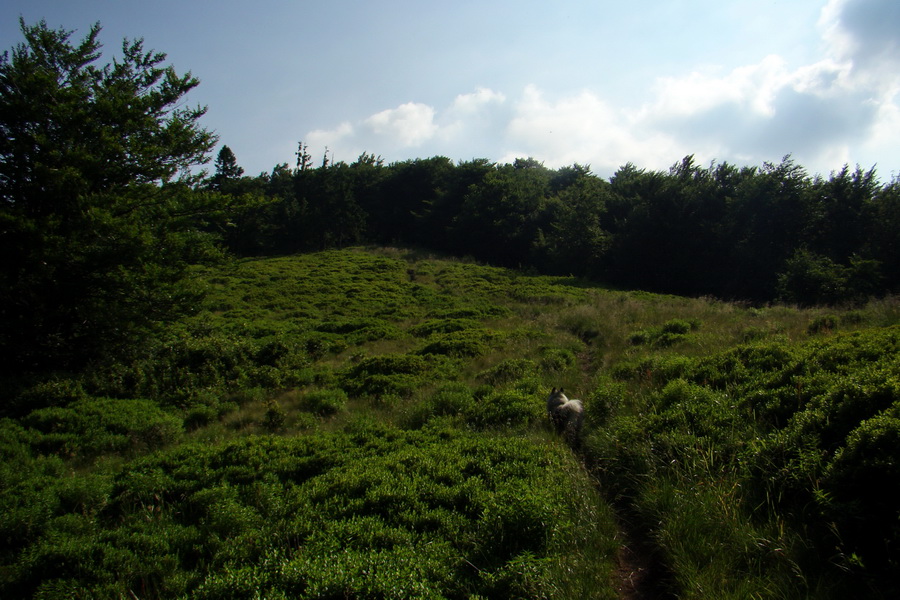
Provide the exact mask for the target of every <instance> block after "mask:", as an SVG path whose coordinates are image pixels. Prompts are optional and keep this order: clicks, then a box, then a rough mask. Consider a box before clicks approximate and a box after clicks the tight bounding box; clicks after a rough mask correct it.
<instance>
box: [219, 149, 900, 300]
mask: <svg viewBox="0 0 900 600" xmlns="http://www.w3.org/2000/svg"><path fill="white" fill-rule="evenodd" d="M297 154H298V161H297V166H296V168H289V166H288V165H287V164H281V165H279V166H277V167H276V168H275V169H274V170H273V171H272V172H271V173H264V174H260V175H259V176H257V177H246V176H241V174H242V169H241V168H240V167H238V166H237V162H236V158H235V156H234V154H233V153H232V152H231V150H230V149H229V148H228V147H227V146H226V147H224V148H223V149H222V152H220V154H219V158H218V160H217V162H216V174H215V176H214V177H213V178H212V179H210V180H209V182H208V183H207V185H209V186H210V187H212V188H214V189H216V190H218V191H221V192H224V193H225V194H227V195H231V196H233V197H244V198H245V199H249V198H256V199H257V200H256V201H255V202H244V203H243V204H242V205H243V206H244V208H243V209H242V210H241V211H240V213H239V214H234V215H233V219H232V221H230V222H229V223H228V227H227V228H226V229H225V230H224V232H223V234H224V239H225V242H226V244H227V246H228V247H229V248H230V249H231V250H232V251H234V252H236V253H238V254H240V255H265V254H273V253H276V254H282V253H284V254H286V253H292V252H299V251H306V250H320V249H324V248H329V247H341V246H346V245H352V244H359V243H373V244H412V245H417V246H421V247H425V248H429V249H433V250H436V251H442V252H447V253H450V254H453V255H460V256H470V257H473V258H476V259H478V260H482V261H486V262H490V263H494V264H498V265H503V266H511V267H521V268H527V269H534V270H537V271H539V272H542V273H558V274H573V275H577V276H583V277H588V278H591V279H595V280H599V281H603V282H606V283H609V284H613V285H618V286H624V287H629V288H640V289H645V290H649V291H656V292H668V293H674V294H684V295H711V296H715V297H720V298H724V299H740V300H751V301H758V302H766V301H773V300H781V301H787V302H795V303H799V304H834V303H843V302H848V301H856V300H860V299H863V298H866V297H870V296H872V295H880V294H884V293H888V292H891V291H896V290H897V289H898V286H900V179H896V178H895V179H893V180H892V181H890V182H889V183H882V182H880V181H879V179H878V178H877V176H876V173H875V170H874V169H872V170H868V171H865V170H863V169H861V168H859V167H857V168H856V169H855V170H854V169H851V168H849V167H846V166H845V167H844V168H843V169H841V170H840V171H837V172H833V173H832V174H831V175H830V176H829V177H827V178H826V177H821V176H811V175H809V174H808V173H807V172H806V170H805V169H804V168H803V167H802V166H800V165H798V164H796V163H795V162H794V161H793V160H792V159H791V158H790V157H785V158H784V159H783V160H782V161H781V162H780V163H778V164H772V163H765V164H764V165H763V166H761V167H738V166H735V165H732V164H728V163H721V164H716V163H713V164H711V165H709V166H705V167H704V166H701V165H698V164H697V163H696V162H695V160H694V158H693V156H687V157H685V158H684V159H683V160H682V161H681V162H679V163H677V164H675V165H674V166H672V167H671V168H670V169H669V170H668V171H651V170H646V169H641V168H638V167H637V166H635V165H633V164H627V165H625V166H623V167H621V168H620V169H619V170H618V171H617V172H616V173H615V175H614V176H613V177H612V178H610V179H609V180H608V181H607V180H604V179H601V178H600V177H598V176H596V175H594V174H592V173H591V171H590V168H589V167H586V166H582V165H579V164H575V165H573V166H570V167H563V168H560V169H549V168H546V167H545V166H543V164H542V163H540V162H538V161H536V160H534V159H531V158H529V159H519V160H516V161H515V162H514V163H513V164H496V163H492V162H490V161H488V160H485V159H476V160H471V161H464V162H459V163H454V162H453V161H451V160H450V159H448V158H445V157H440V156H438V157H433V158H427V159H417V160H408V161H403V162H397V163H392V164H389V165H385V164H384V162H383V161H382V160H381V159H379V158H377V157H375V156H373V155H370V154H363V155H362V156H360V157H359V159H357V160H356V161H355V162H353V163H350V164H347V163H344V162H335V163H329V162H328V160H327V158H326V160H324V161H323V164H322V165H321V166H319V167H315V168H314V167H312V166H311V159H310V157H309V154H308V153H307V151H306V148H305V147H304V146H303V145H302V144H301V145H300V148H299V150H298V153H297Z"/></svg>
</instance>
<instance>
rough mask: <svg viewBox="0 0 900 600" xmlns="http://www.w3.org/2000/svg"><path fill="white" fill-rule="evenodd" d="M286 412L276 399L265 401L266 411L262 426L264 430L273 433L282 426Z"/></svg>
mask: <svg viewBox="0 0 900 600" xmlns="http://www.w3.org/2000/svg"><path fill="white" fill-rule="evenodd" d="M286 420H287V413H286V412H285V410H284V408H283V407H282V406H281V405H280V404H279V403H278V401H277V400H274V399H271V400H267V401H266V412H265V414H264V415H263V421H262V426H263V428H264V429H265V430H266V431H269V432H271V433H274V432H276V431H280V430H281V429H283V428H284V423H285V421H286Z"/></svg>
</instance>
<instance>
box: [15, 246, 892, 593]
mask: <svg viewBox="0 0 900 600" xmlns="http://www.w3.org/2000/svg"><path fill="white" fill-rule="evenodd" d="M195 277H196V279H197V281H198V282H199V283H201V284H202V285H203V286H205V287H206V288H207V291H208V294H207V297H206V300H205V301H204V303H203V304H202V305H200V306H197V307H196V311H195V314H193V315H192V316H191V317H190V318H187V319H185V320H183V321H181V322H178V323H173V324H171V326H169V327H168V328H167V329H166V330H165V331H164V332H163V333H162V334H161V335H158V336H156V337H155V338H154V339H153V340H152V341H150V342H148V344H147V346H146V348H145V349H144V352H143V353H142V355H141V356H139V357H137V358H135V359H129V360H128V361H123V362H122V363H118V364H107V365H103V366H98V367H97V368H96V369H94V370H92V371H91V372H90V373H84V374H81V373H79V374H68V375H60V376H58V377H57V378H55V379H53V380H48V381H40V382H34V383H32V384H30V385H29V386H28V387H26V388H25V389H23V390H21V391H20V392H16V393H13V394H11V397H8V398H7V403H6V405H7V407H8V411H7V413H8V414H9V415H11V416H10V418H6V419H3V420H2V421H0V429H2V434H0V455H2V458H3V460H2V467H0V468H2V475H0V541H2V543H0V595H2V596H3V597H36V598H62V597H66V598H70V597H84V598H89V597H110V598H117V597H138V598H179V597H185V598H186V597H191V598H254V597H265V598H344V597H351V598H413V597H415V598H479V597H481V598H623V597H624V598H627V597H639V596H637V594H638V593H644V594H649V593H654V594H657V595H659V596H660V597H662V595H664V594H672V595H677V596H679V597H685V598H748V597H760V598H790V597H797V598H801V597H815V598H844V597H847V595H848V594H851V595H853V596H854V597H875V598H877V597H891V595H892V594H895V593H897V591H898V590H897V588H896V583H895V582H896V581H898V574H900V569H898V563H900V550H898V544H900V524H898V523H900V521H898V516H900V500H898V498H900V494H898V493H897V492H900V490H898V489H896V488H897V487H898V485H900V484H898V483H897V482H898V481H900V466H898V465H900V445H898V444H900V366H898V360H897V357H898V355H900V354H898V349H900V348H898V346H900V326H898V325H897V323H898V322H900V321H898V317H900V304H898V303H897V301H896V300H895V299H888V300H884V301H877V302H872V303H870V304H869V305H867V306H864V307H857V308H854V309H841V310H838V309H811V310H798V309H793V308H789V307H783V306H770V307H750V306H740V305H735V304H729V303H724V302H718V301H713V300H708V299H686V298H680V297H674V296H659V295H651V294H646V293H641V292H627V291H615V290H607V289H601V288H597V287H593V286H591V285H589V284H588V283H586V282H584V281H580V280H577V279H573V278H560V277H543V276H532V275H527V274H523V273H520V272H515V271H511V270H506V269H500V268H494V267H488V266H483V265H478V264H472V263H469V262H465V261H458V260H445V259H439V258H435V257H432V256H427V255H419V254H417V253H415V252H412V251H406V250H399V249H383V248H382V249H362V248H356V249H349V250H343V251H328V252H322V253H315V254H307V255H300V256H290V257H280V258H266V259H254V260H241V261H235V262H232V263H227V264H224V265H222V266H220V267H219V268H216V269H205V270H198V271H197V272H196V273H195ZM551 387H564V388H565V389H566V391H567V393H569V395H570V396H573V397H580V398H581V399H582V400H584V402H585V405H586V407H587V421H586V424H585V430H584V432H583V436H582V439H581V442H580V444H579V445H578V446H577V447H575V448H570V447H569V446H567V445H566V444H565V442H564V441H563V440H562V439H561V438H559V437H558V436H556V435H555V434H554V433H552V432H551V428H550V426H549V424H548V422H547V418H546V415H545V412H544V411H545V408H544V400H545V398H546V396H547V394H548V393H549V390H550V388H551ZM626 543H627V545H628V546H629V547H630V549H631V550H632V552H631V553H630V554H629V553H626V552H623V550H622V547H623V545H625V544H626ZM629 556H631V558H629ZM638 563H640V564H643V565H651V566H652V570H653V573H652V575H653V576H652V577H648V578H646V580H645V581H644V583H642V584H639V585H640V586H643V588H642V589H637V590H635V589H634V588H633V586H632V587H629V585H628V582H627V581H626V580H628V579H630V578H632V577H633V576H634V575H635V573H634V572H633V571H635V569H636V568H637V566H636V565H637V564H638Z"/></svg>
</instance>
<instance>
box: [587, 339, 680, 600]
mask: <svg viewBox="0 0 900 600" xmlns="http://www.w3.org/2000/svg"><path fill="white" fill-rule="evenodd" d="M578 362H579V366H580V367H581V373H582V375H583V379H584V380H583V386H582V389H584V390H587V389H590V385H591V379H592V374H593V373H595V372H596V369H597V366H596V365H597V361H596V357H595V356H594V355H593V352H591V351H590V350H588V351H586V352H583V353H581V354H580V355H579V356H578ZM585 409H586V410H588V411H589V410H590V406H587V405H586V406H585ZM572 451H573V452H575V454H576V455H577V456H578V458H579V460H580V462H581V464H582V467H583V468H584V469H585V471H586V472H587V473H588V474H589V475H590V477H591V479H592V480H593V481H594V485H595V486H596V487H597V490H598V491H599V492H600V494H601V496H603V497H604V498H605V500H606V502H607V503H609V505H610V506H611V507H612V508H613V510H614V511H615V514H616V523H617V525H618V533H617V537H618V539H619V542H620V545H619V550H618V553H617V555H616V573H615V582H614V586H615V589H616V593H617V594H618V598H619V600H675V599H676V598H677V596H676V595H675V594H673V593H672V592H671V585H669V583H668V580H669V579H670V577H671V574H670V573H669V570H668V568H667V567H666V566H665V564H663V562H662V560H661V559H660V557H659V553H658V549H657V548H656V547H655V545H654V544H653V542H652V541H651V536H650V535H649V532H646V531H640V528H639V527H638V526H637V525H636V520H635V519H634V518H633V517H632V516H631V515H629V514H628V513H629V510H628V507H627V506H625V505H623V503H622V502H617V501H616V499H615V498H611V497H610V494H609V490H607V489H606V488H605V486H604V485H603V481H602V477H601V476H600V474H599V473H598V469H596V468H594V467H593V466H592V463H593V459H592V457H590V456H586V455H585V453H584V450H583V448H580V447H579V448H573V449H572Z"/></svg>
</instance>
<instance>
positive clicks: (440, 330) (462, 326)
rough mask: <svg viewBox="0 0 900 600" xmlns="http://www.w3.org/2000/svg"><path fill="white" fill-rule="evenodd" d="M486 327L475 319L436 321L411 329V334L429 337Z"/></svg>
mask: <svg viewBox="0 0 900 600" xmlns="http://www.w3.org/2000/svg"><path fill="white" fill-rule="evenodd" d="M483 328H484V326H483V325H482V324H481V323H480V322H478V321H475V320H474V319H463V318H455V319H450V318H448V319H435V320H431V321H426V322H424V323H422V324H420V325H416V326H415V327H413V328H412V329H410V333H412V334H413V335H415V336H417V337H428V336H430V335H434V334H445V333H455V332H457V331H466V330H469V329H475V330H478V329H483Z"/></svg>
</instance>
